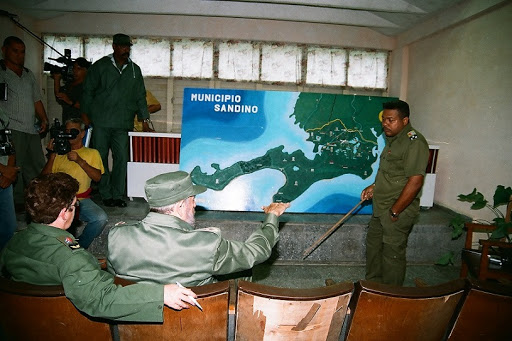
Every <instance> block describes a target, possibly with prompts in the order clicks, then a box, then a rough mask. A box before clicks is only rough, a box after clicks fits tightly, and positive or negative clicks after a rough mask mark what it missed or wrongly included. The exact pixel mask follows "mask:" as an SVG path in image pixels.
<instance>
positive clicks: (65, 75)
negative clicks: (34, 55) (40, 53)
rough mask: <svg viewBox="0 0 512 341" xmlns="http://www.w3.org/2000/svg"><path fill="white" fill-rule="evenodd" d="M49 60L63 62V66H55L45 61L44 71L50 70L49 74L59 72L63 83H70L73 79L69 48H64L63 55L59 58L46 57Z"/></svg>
mask: <svg viewBox="0 0 512 341" xmlns="http://www.w3.org/2000/svg"><path fill="white" fill-rule="evenodd" d="M48 59H51V60H55V61H56V62H58V63H60V64H64V65H63V66H57V65H54V64H50V63H47V62H45V63H44V67H43V70H44V71H50V74H52V75H55V74H61V75H62V80H63V81H64V84H68V83H71V82H72V81H73V63H74V61H73V59H71V50H70V49H65V50H64V56H63V57H59V58H48Z"/></svg>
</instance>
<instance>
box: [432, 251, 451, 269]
mask: <svg viewBox="0 0 512 341" xmlns="http://www.w3.org/2000/svg"><path fill="white" fill-rule="evenodd" d="M453 256H454V253H453V251H448V252H447V253H445V254H444V255H442V256H441V258H439V259H438V260H437V262H436V265H442V266H446V265H450V264H453Z"/></svg>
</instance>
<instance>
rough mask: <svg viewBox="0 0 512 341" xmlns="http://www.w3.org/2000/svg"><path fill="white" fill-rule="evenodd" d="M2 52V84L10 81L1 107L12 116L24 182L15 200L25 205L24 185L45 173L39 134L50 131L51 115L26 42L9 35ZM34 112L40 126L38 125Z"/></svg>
mask: <svg viewBox="0 0 512 341" xmlns="http://www.w3.org/2000/svg"><path fill="white" fill-rule="evenodd" d="M2 54H3V57H4V59H2V60H1V61H0V83H5V84H6V86H7V89H8V98H7V100H6V101H0V108H2V109H4V110H5V111H6V112H7V115H8V116H9V121H10V124H9V128H10V130H11V131H12V142H13V144H14V147H15V149H16V162H17V165H18V166H19V167H20V169H21V181H19V182H18V184H17V185H16V186H15V187H14V200H15V203H16V204H17V206H18V205H19V206H21V204H22V203H23V200H24V199H23V190H24V187H25V186H26V185H28V183H29V182H30V180H32V179H33V178H34V177H36V176H37V175H38V174H39V172H41V169H42V168H43V165H44V155H43V150H42V148H41V138H40V136H39V134H40V133H43V132H45V131H46V130H47V128H48V117H47V116H46V111H45V110H44V106H43V102H42V101H41V100H42V97H41V91H40V90H39V86H38V84H37V82H36V78H35V76H34V74H33V73H32V72H31V71H30V70H29V69H27V68H26V67H24V64H25V43H23V41H22V40H21V39H20V38H18V37H14V36H10V37H7V38H5V40H4V43H3V46H2ZM34 114H35V116H37V118H38V119H39V121H40V126H36V127H34V121H35V117H34Z"/></svg>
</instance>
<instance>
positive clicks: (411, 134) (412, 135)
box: [407, 130, 418, 141]
mask: <svg viewBox="0 0 512 341" xmlns="http://www.w3.org/2000/svg"><path fill="white" fill-rule="evenodd" d="M407 136H408V137H409V140H411V141H412V140H416V139H417V138H418V134H416V132H415V131H414V130H411V131H410V132H408V133H407Z"/></svg>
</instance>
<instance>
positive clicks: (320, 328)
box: [235, 280, 354, 341]
mask: <svg viewBox="0 0 512 341" xmlns="http://www.w3.org/2000/svg"><path fill="white" fill-rule="evenodd" d="M353 288H354V284H353V283H340V284H335V285H331V286H326V287H320V288H313V289H288V288H277V287H271V286H267V285H263V284H258V283H252V282H246V281H242V280H240V281H239V282H238V300H237V315H236V331H235V340H237V341H243V340H250V341H257V340H295V339H298V340H336V341H337V340H338V339H339V337H340V333H341V328H342V325H343V322H344V320H345V316H346V313H347V307H348V303H349V301H350V298H351V296H352V291H353Z"/></svg>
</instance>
